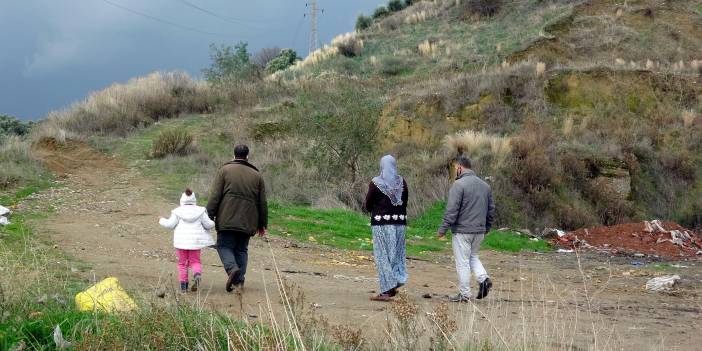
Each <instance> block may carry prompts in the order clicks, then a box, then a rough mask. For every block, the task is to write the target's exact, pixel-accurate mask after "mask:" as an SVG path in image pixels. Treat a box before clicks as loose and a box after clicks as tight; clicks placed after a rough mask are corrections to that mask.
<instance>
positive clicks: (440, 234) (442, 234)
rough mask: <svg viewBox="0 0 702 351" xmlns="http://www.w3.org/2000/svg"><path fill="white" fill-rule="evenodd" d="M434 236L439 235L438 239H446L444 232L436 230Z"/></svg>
mask: <svg viewBox="0 0 702 351" xmlns="http://www.w3.org/2000/svg"><path fill="white" fill-rule="evenodd" d="M436 236H437V237H439V240H446V233H442V232H436Z"/></svg>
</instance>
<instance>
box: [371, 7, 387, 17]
mask: <svg viewBox="0 0 702 351" xmlns="http://www.w3.org/2000/svg"><path fill="white" fill-rule="evenodd" d="M389 14H390V11H388V8H387V7H385V6H380V7H378V8H377V9H375V11H373V15H372V17H373V19H378V18H383V17H385V16H387V15H389Z"/></svg>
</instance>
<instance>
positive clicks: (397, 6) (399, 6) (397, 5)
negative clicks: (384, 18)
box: [388, 0, 407, 12]
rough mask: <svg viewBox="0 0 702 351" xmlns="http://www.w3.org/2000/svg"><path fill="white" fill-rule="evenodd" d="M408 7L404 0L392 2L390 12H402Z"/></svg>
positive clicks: (389, 6)
mask: <svg viewBox="0 0 702 351" xmlns="http://www.w3.org/2000/svg"><path fill="white" fill-rule="evenodd" d="M406 6H407V5H406V4H405V3H404V2H403V1H402V0H390V2H388V10H389V11H390V12H397V11H402V10H403V9H404V8H405V7H406Z"/></svg>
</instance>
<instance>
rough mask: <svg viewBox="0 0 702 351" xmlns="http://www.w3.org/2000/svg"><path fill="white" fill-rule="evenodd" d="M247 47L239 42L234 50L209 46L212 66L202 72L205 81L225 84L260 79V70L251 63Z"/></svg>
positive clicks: (223, 46)
mask: <svg viewBox="0 0 702 351" xmlns="http://www.w3.org/2000/svg"><path fill="white" fill-rule="evenodd" d="M247 47H248V44H247V43H245V42H239V43H238V44H236V45H235V46H234V48H232V47H231V46H225V45H222V46H221V47H217V46H216V45H215V44H210V58H211V59H212V64H211V65H210V67H209V68H205V69H204V70H202V73H203V74H204V75H205V78H206V79H207V81H209V82H210V83H225V82H229V81H247V80H252V79H255V78H260V69H259V68H258V67H257V66H256V65H255V64H254V63H252V62H251V58H250V56H249V52H248V49H247Z"/></svg>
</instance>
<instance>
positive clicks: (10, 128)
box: [0, 115, 34, 137]
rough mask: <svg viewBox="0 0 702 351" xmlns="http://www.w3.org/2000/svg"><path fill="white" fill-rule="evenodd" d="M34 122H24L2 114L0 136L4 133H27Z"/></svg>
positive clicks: (0, 116) (0, 117)
mask: <svg viewBox="0 0 702 351" xmlns="http://www.w3.org/2000/svg"><path fill="white" fill-rule="evenodd" d="M33 125H34V122H31V121H29V122H23V121H20V120H18V119H17V118H15V117H12V116H7V115H0V137H2V136H3V135H20V136H22V135H26V134H28V133H29V130H30V129H31V128H32V126H33Z"/></svg>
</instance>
